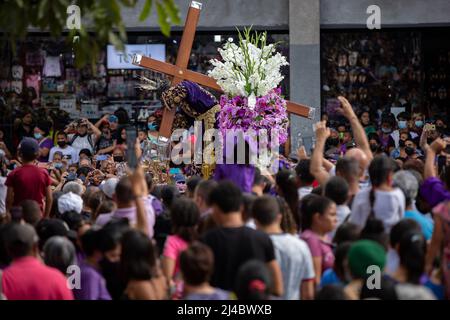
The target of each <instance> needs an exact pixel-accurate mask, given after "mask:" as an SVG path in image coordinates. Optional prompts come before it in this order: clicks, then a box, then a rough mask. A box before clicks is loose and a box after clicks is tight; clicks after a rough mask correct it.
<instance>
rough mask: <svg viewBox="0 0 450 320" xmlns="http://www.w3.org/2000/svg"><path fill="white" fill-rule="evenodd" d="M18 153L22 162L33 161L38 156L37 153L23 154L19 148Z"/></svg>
mask: <svg viewBox="0 0 450 320" xmlns="http://www.w3.org/2000/svg"><path fill="white" fill-rule="evenodd" d="M18 153H19V155H20V157H21V158H22V160H23V161H25V162H31V161H34V160H36V159H37V157H38V156H39V152H36V153H33V152H31V153H28V152H26V153H23V152H22V150H20V147H19V150H18Z"/></svg>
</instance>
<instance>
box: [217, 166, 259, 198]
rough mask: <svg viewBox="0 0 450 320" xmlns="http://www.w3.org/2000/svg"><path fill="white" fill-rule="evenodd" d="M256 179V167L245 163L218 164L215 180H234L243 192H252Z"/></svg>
mask: <svg viewBox="0 0 450 320" xmlns="http://www.w3.org/2000/svg"><path fill="white" fill-rule="evenodd" d="M254 179H255V167H253V166H251V165H250V166H249V165H245V164H216V169H215V171H214V180H217V181H220V180H230V181H232V182H234V184H236V185H237V186H238V187H239V188H240V189H241V190H242V192H248V193H250V192H252V187H253V180H254Z"/></svg>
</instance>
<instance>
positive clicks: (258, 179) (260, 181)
mask: <svg viewBox="0 0 450 320" xmlns="http://www.w3.org/2000/svg"><path fill="white" fill-rule="evenodd" d="M264 181H265V180H264V176H263V175H262V174H261V170H260V169H259V168H257V167H256V168H255V175H254V177H253V185H254V186H256V185H259V184H263V183H264Z"/></svg>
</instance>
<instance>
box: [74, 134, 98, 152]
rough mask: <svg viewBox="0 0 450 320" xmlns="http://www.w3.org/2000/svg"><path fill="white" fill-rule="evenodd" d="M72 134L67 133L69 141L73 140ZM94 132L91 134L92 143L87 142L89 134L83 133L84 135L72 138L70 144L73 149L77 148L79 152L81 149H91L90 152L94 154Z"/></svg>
mask: <svg viewBox="0 0 450 320" xmlns="http://www.w3.org/2000/svg"><path fill="white" fill-rule="evenodd" d="M74 136H75V135H74V134H69V135H68V138H69V142H71V141H72V140H73V137H74ZM95 139H96V137H95V134H91V142H92V145H91V144H90V143H89V135H85V136H84V137H80V136H78V137H76V138H75V140H73V142H72V144H71V146H72V147H73V148H75V149H78V152H80V151H81V150H83V149H88V150H89V151H91V153H92V154H94V147H95Z"/></svg>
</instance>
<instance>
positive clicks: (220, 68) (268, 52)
mask: <svg viewBox="0 0 450 320" xmlns="http://www.w3.org/2000/svg"><path fill="white" fill-rule="evenodd" d="M266 37H267V36H266V34H265V33H264V34H262V35H261V36H260V38H259V40H251V39H250V36H249V34H245V39H241V41H240V42H239V46H237V45H236V44H235V43H233V42H230V41H228V42H226V43H225V45H224V46H223V48H219V49H218V52H219V54H220V56H221V57H222V61H219V60H217V59H213V60H211V61H210V62H211V64H212V65H213V69H212V70H210V71H209V72H208V74H209V76H210V77H212V78H214V79H216V80H217V83H218V85H219V86H220V87H221V88H222V89H223V90H224V91H225V92H226V93H227V94H229V95H232V96H236V95H241V96H245V97H248V98H249V106H250V105H252V106H254V105H255V104H256V96H263V95H266V94H267V93H269V92H270V91H271V90H272V89H274V88H276V87H277V86H278V85H279V83H280V82H281V81H282V80H283V76H282V75H281V72H280V68H281V67H282V66H286V65H288V62H287V61H286V58H285V57H284V56H282V55H281V54H280V53H275V46H274V45H273V44H269V45H265V46H263V44H264V42H265V41H266ZM274 53H275V54H274ZM253 102H254V103H253Z"/></svg>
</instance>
